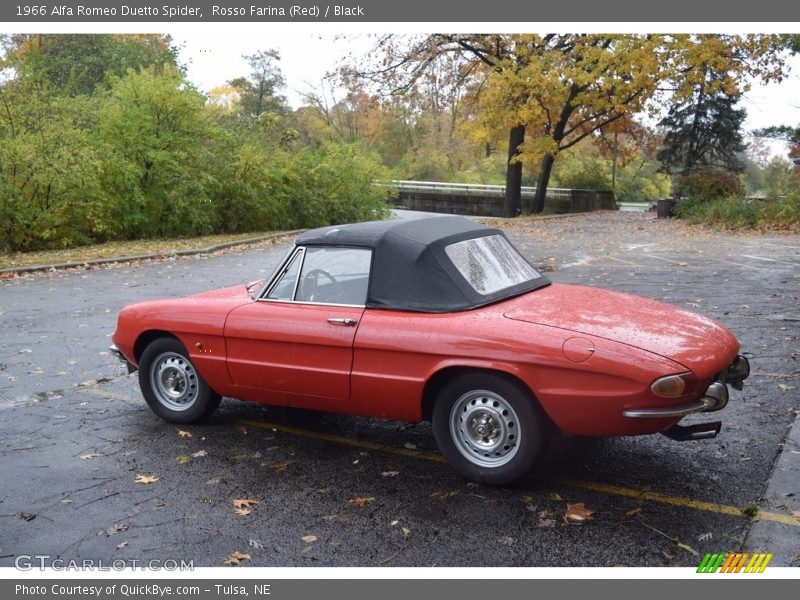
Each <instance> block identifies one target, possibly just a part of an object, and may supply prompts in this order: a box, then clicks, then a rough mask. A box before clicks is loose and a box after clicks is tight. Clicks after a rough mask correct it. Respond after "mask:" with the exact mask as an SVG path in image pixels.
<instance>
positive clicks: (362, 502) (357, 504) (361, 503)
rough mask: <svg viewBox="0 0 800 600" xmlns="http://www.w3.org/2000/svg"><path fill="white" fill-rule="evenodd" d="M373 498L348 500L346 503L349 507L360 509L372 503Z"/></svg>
mask: <svg viewBox="0 0 800 600" xmlns="http://www.w3.org/2000/svg"><path fill="white" fill-rule="evenodd" d="M374 500H375V498H374V497H373V496H369V497H366V498H350V500H348V501H347V502H348V503H349V504H350V506H355V507H356V508H361V507H362V506H366V505H367V504H369V503H370V502H373V501H374Z"/></svg>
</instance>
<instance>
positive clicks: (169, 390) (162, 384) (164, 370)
mask: <svg viewBox="0 0 800 600" xmlns="http://www.w3.org/2000/svg"><path fill="white" fill-rule="evenodd" d="M150 384H151V387H152V388H153V392H155V395H156V397H157V398H158V401H159V402H161V404H163V405H164V406H166V407H167V408H169V409H170V410H177V411H181V410H187V409H188V408H190V407H191V406H192V405H193V404H194V403H195V401H196V400H197V396H198V393H199V390H200V388H199V386H198V378H197V372H196V371H195V370H194V367H193V366H192V363H190V362H189V360H188V359H186V358H185V357H183V356H182V355H180V354H178V353H176V352H165V353H164V354H159V355H158V356H157V357H156V359H155V360H154V361H153V366H152V367H151V368H150Z"/></svg>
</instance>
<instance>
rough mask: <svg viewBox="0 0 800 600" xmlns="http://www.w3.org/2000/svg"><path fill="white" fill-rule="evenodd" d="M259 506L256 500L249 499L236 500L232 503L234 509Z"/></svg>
mask: <svg viewBox="0 0 800 600" xmlns="http://www.w3.org/2000/svg"><path fill="white" fill-rule="evenodd" d="M258 504H260V503H259V501H258V500H253V499H251V498H237V499H236V500H234V501H233V507H234V508H251V507H253V506H256V505H258Z"/></svg>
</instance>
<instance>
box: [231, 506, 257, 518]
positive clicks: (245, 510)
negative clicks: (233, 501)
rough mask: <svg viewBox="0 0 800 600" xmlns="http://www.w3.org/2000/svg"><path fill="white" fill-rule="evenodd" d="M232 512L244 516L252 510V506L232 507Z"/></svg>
mask: <svg viewBox="0 0 800 600" xmlns="http://www.w3.org/2000/svg"><path fill="white" fill-rule="evenodd" d="M233 512H235V513H236V514H237V515H239V516H240V517H246V516H247V515H249V514H251V513H252V512H253V509H252V508H234V509H233Z"/></svg>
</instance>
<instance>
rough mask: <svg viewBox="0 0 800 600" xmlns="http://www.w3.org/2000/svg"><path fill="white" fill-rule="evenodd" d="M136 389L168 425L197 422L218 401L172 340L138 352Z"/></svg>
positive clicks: (162, 341)
mask: <svg viewBox="0 0 800 600" xmlns="http://www.w3.org/2000/svg"><path fill="white" fill-rule="evenodd" d="M139 386H140V387H141V389H142V395H143V396H144V399H145V401H146V402H147V404H148V405H149V406H150V408H151V409H152V411H153V412H154V413H156V414H157V415H158V416H159V417H161V418H162V419H164V420H165V421H169V422H171V423H194V422H195V421H199V420H201V419H203V418H205V417H207V416H208V415H210V414H211V413H213V412H214V411H215V410H216V409H217V407H218V406H219V403H220V401H221V400H222V397H221V396H220V395H219V394H217V393H216V392H215V391H214V390H212V389H211V388H210V387H209V386H208V384H207V383H206V382H205V380H204V379H203V378H202V376H201V375H200V373H198V372H197V369H196V368H195V366H194V365H193V364H192V361H191V360H189V356H188V353H187V352H186V349H185V348H184V347H183V344H181V343H180V342H179V341H178V340H176V339H174V338H168V337H163V338H158V339H157V340H155V341H153V342H151V343H150V344H149V345H148V346H147V348H145V350H144V352H142V356H141V358H140V359H139Z"/></svg>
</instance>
